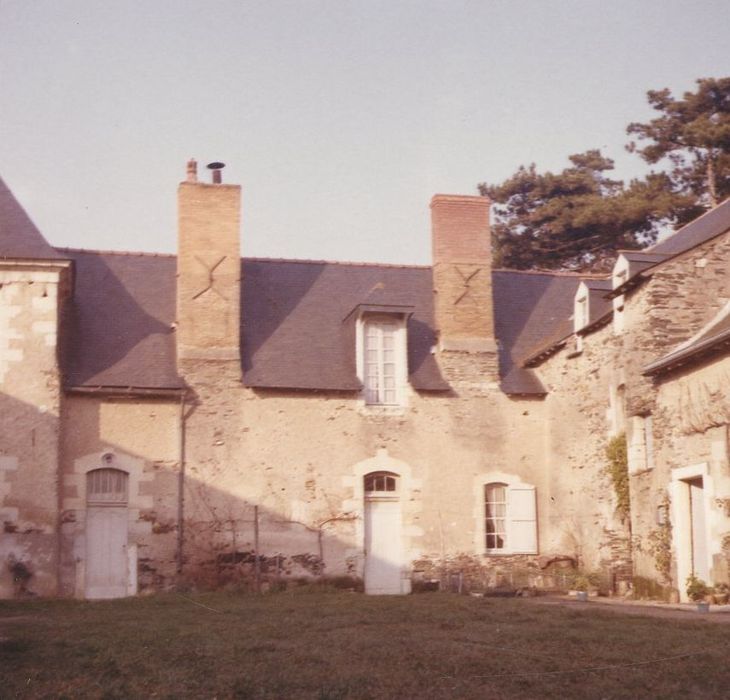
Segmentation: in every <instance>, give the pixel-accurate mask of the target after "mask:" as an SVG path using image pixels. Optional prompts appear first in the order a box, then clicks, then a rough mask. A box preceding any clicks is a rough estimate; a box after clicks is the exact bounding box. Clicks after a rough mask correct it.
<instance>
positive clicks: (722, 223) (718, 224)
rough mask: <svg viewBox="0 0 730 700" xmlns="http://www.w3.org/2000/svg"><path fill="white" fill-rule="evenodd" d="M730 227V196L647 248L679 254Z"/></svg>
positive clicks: (649, 250)
mask: <svg viewBox="0 0 730 700" xmlns="http://www.w3.org/2000/svg"><path fill="white" fill-rule="evenodd" d="M728 229H730V198H729V199H726V200H725V201H724V202H722V204H718V205H717V206H716V207H715V208H714V209H710V211H708V212H706V213H705V214H703V215H702V216H700V217H698V218H696V219H695V220H694V221H691V222H690V223H688V224H687V225H685V226H683V227H682V228H681V229H679V231H677V232H676V233H673V234H672V235H671V236H669V237H668V238H665V239H664V240H663V241H660V242H659V243H656V244H655V245H653V246H651V247H649V248H647V249H646V251H645V252H647V253H663V254H665V255H677V254H678V253H683V252H684V251H685V250H689V249H690V248H694V247H695V246H698V245H700V244H701V243H705V242H706V241H709V240H710V239H711V238H714V237H715V236H719V235H720V234H721V233H724V232H725V231H727V230H728Z"/></svg>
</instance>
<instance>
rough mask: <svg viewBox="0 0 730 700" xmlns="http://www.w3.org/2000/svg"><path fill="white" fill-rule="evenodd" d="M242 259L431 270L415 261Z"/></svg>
mask: <svg viewBox="0 0 730 700" xmlns="http://www.w3.org/2000/svg"><path fill="white" fill-rule="evenodd" d="M241 259H242V260H249V261H252V262H284V263H302V264H305V265H349V266H357V267H390V268H401V269H403V268H406V269H413V268H416V269H419V270H430V269H431V267H432V266H431V265H417V264H415V263H411V264H408V263H379V262H356V261H353V260H312V259H309V258H267V257H258V256H254V257H242V258H241Z"/></svg>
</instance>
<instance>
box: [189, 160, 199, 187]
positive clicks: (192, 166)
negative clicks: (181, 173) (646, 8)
mask: <svg viewBox="0 0 730 700" xmlns="http://www.w3.org/2000/svg"><path fill="white" fill-rule="evenodd" d="M197 181H198V162H197V161H196V160H195V158H191V159H190V160H189V161H188V182H197Z"/></svg>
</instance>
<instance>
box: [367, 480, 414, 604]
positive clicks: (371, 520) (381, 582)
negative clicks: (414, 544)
mask: <svg viewBox="0 0 730 700" xmlns="http://www.w3.org/2000/svg"><path fill="white" fill-rule="evenodd" d="M364 491H365V572H364V574H365V593H369V594H373V595H399V594H401V593H403V592H404V590H403V537H402V531H401V504H400V497H399V491H398V476H397V474H393V473H391V472H373V473H372V474H367V475H366V476H365V482H364Z"/></svg>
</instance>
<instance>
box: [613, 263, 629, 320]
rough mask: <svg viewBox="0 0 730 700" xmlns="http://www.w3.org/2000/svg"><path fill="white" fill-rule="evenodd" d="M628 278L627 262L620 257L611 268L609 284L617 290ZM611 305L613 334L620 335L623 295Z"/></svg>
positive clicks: (615, 298) (622, 317)
mask: <svg viewBox="0 0 730 700" xmlns="http://www.w3.org/2000/svg"><path fill="white" fill-rule="evenodd" d="M628 278H629V261H628V260H627V259H626V258H625V257H624V256H623V255H620V256H619V258H618V260H617V261H616V264H615V265H614V268H613V274H612V275H611V282H612V287H613V289H618V288H619V287H620V286H621V285H623V284H624V283H625V282H626V281H627V280H628ZM612 303H613V332H614V333H622V332H623V330H624V295H623V294H620V295H619V296H616V297H614V298H613V300H612Z"/></svg>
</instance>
